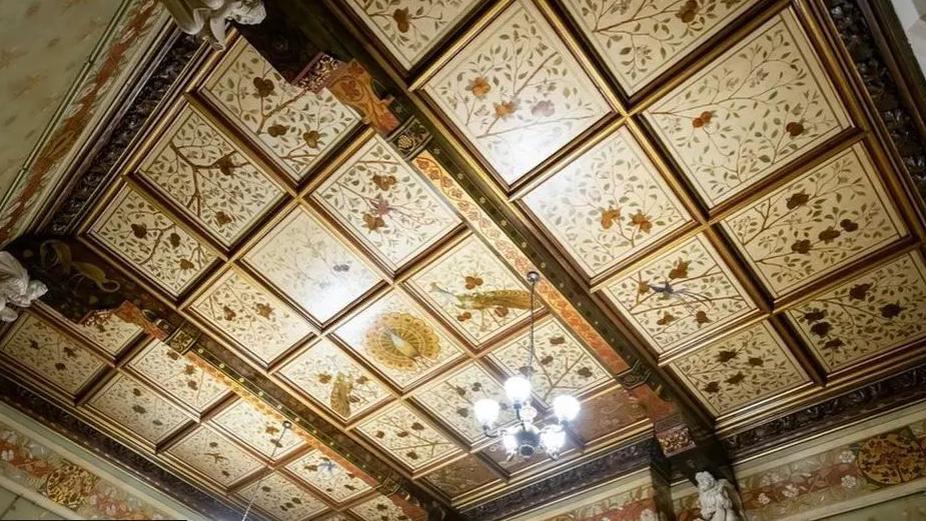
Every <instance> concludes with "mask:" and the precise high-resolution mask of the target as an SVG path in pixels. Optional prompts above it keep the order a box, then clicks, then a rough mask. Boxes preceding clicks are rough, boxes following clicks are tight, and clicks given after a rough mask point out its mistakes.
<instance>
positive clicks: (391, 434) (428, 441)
mask: <svg viewBox="0 0 926 521" xmlns="http://www.w3.org/2000/svg"><path fill="white" fill-rule="evenodd" d="M357 430H359V431H360V432H362V433H363V435H364V436H366V437H367V438H369V439H370V441H372V442H373V443H375V444H376V445H377V446H379V448H381V449H382V450H384V451H385V452H386V453H387V454H389V455H390V456H392V457H393V458H395V459H397V460H398V461H400V462H402V464H404V465H405V466H407V467H408V468H410V469H412V470H417V469H420V468H422V467H424V466H426V465H428V464H430V463H434V462H435V461H438V460H441V459H443V458H445V457H447V456H450V455H451V454H454V453H455V452H457V451H458V450H459V449H458V448H457V446H456V444H454V443H453V442H452V441H450V439H448V438H447V437H446V436H444V435H443V434H442V433H440V432H439V431H437V430H436V429H435V428H434V427H432V426H431V425H430V424H429V423H428V422H427V421H425V420H424V419H423V418H422V417H421V416H419V415H418V413H416V412H415V411H414V410H412V409H411V408H410V407H409V406H408V405H405V404H403V403H399V404H396V405H394V406H392V407H389V408H388V409H386V410H385V411H383V412H381V413H380V414H377V415H376V416H374V417H372V418H370V419H369V420H366V421H364V422H363V423H362V424H360V426H358V427H357Z"/></svg>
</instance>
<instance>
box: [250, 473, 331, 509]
mask: <svg viewBox="0 0 926 521" xmlns="http://www.w3.org/2000/svg"><path fill="white" fill-rule="evenodd" d="M238 495H240V496H241V497H243V498H245V499H247V500H249V501H250V500H253V501H254V506H256V507H258V508H260V509H261V510H264V511H265V512H267V513H269V514H271V515H273V517H274V518H275V519H280V520H282V521H300V520H303V519H306V518H307V517H309V516H311V515H314V514H317V513H319V512H321V511H323V510H325V508H327V505H325V503H324V502H323V501H322V500H320V499H318V498H317V497H315V496H313V495H312V494H311V493H310V492H308V491H306V490H304V489H302V488H301V487H299V486H298V485H296V484H295V483H293V482H292V481H290V480H289V479H288V478H286V477H285V476H283V475H282V474H280V473H277V472H275V473H273V474H270V475H269V476H266V477H264V478H263V479H261V480H260V481H257V482H254V483H252V484H250V485H248V486H246V487H244V488H243V489H241V491H240V492H238Z"/></svg>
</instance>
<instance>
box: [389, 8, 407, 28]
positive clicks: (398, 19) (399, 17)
mask: <svg viewBox="0 0 926 521" xmlns="http://www.w3.org/2000/svg"><path fill="white" fill-rule="evenodd" d="M392 19H393V20H395V25H396V27H397V28H398V29H399V32H400V33H407V32H408V30H409V29H410V28H411V20H410V19H409V18H408V8H407V7H406V8H404V9H396V10H395V11H393V12H392Z"/></svg>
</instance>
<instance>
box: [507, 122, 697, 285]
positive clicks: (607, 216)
mask: <svg viewBox="0 0 926 521" xmlns="http://www.w3.org/2000/svg"><path fill="white" fill-rule="evenodd" d="M524 202H525V204H526V205H527V207H528V208H530V210H531V211H532V212H533V213H534V215H536V216H537V217H538V219H539V220H540V222H541V223H542V224H543V225H544V226H545V227H546V228H547V229H548V230H550V234H551V235H552V236H553V238H554V239H555V240H556V242H557V243H558V245H560V246H561V247H563V248H564V249H565V250H566V251H567V252H568V253H569V255H570V256H571V258H572V260H573V261H574V262H576V263H577V264H578V265H579V266H581V267H582V270H583V272H584V273H585V275H586V276H588V277H594V276H595V275H599V274H601V273H602V272H603V271H605V270H607V269H608V268H611V267H613V266H615V265H616V264H618V263H619V262H620V261H623V260H625V259H627V258H628V257H630V256H632V255H634V254H636V253H639V252H640V251H642V250H645V249H646V248H647V247H648V246H651V245H652V244H653V243H655V242H657V241H659V240H660V239H662V238H665V237H666V236H667V235H669V234H670V233H672V232H673V231H674V230H677V229H678V228H679V227H681V226H683V225H684V224H685V223H687V222H690V221H691V216H690V215H689V213H688V211H687V210H686V209H685V207H684V206H682V204H681V202H679V200H678V198H677V197H676V196H675V194H674V193H673V191H672V190H671V189H670V188H669V186H668V184H667V183H666V181H665V179H664V178H663V177H662V175H661V174H660V173H659V171H658V170H657V169H656V167H655V166H654V165H653V163H652V161H651V160H650V159H649V158H648V157H647V156H646V154H645V153H644V152H643V150H642V149H641V148H640V146H639V144H638V143H637V141H636V139H635V138H634V137H633V135H632V134H631V133H630V130H629V129H628V128H627V127H626V126H622V127H621V128H619V129H618V130H617V131H615V132H614V133H612V134H610V135H609V136H607V137H606V138H604V139H603V140H602V141H601V142H599V143H598V144H596V145H595V146H593V147H592V148H590V149H589V150H587V151H585V152H583V153H582V154H581V155H579V156H578V157H577V158H575V159H574V160H572V161H570V162H569V163H568V164H567V165H566V166H565V167H564V168H563V169H562V170H560V171H559V172H557V173H556V174H555V175H553V177H551V178H549V179H547V180H546V181H544V182H543V183H542V184H541V185H540V186H538V187H537V188H536V189H534V190H532V191H531V192H529V193H528V194H527V195H526V196H525V197H524Z"/></svg>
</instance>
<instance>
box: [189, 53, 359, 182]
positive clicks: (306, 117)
mask: <svg viewBox="0 0 926 521" xmlns="http://www.w3.org/2000/svg"><path fill="white" fill-rule="evenodd" d="M201 92H202V93H203V95H204V97H205V98H206V99H207V100H209V101H210V102H211V103H212V104H213V105H214V106H215V107H216V108H217V109H218V110H219V112H220V113H221V114H222V115H223V116H224V117H226V118H227V119H228V120H229V122H230V123H231V125H233V126H234V127H235V128H236V129H238V130H240V131H241V132H243V133H244V134H245V135H247V136H248V137H249V138H251V140H252V141H253V142H255V143H256V145H257V146H258V147H259V148H260V149H261V150H262V151H263V152H264V153H265V154H267V155H268V156H269V157H270V159H271V160H272V161H273V162H274V163H275V164H276V165H278V166H279V167H280V168H281V169H282V170H283V171H284V172H285V174H286V175H288V176H289V177H290V178H291V179H293V180H294V181H300V180H302V179H303V178H305V176H306V175H307V174H308V173H309V172H310V171H311V170H312V169H313V168H314V167H315V166H317V165H318V164H319V162H320V161H321V160H322V159H323V158H324V157H325V156H326V154H328V153H329V152H331V151H332V150H333V149H334V148H335V147H336V146H337V145H338V143H340V142H341V141H343V140H344V138H345V137H346V136H348V135H349V134H350V132H351V130H352V129H353V128H355V127H356V126H357V124H358V123H359V121H360V118H359V117H358V116H357V114H356V113H354V111H352V110H351V109H349V108H347V107H346V106H344V105H342V104H341V103H340V102H339V101H337V100H336V99H335V98H334V96H332V95H331V93H330V92H328V90H327V89H323V90H322V91H321V92H319V93H317V94H316V93H313V92H311V91H309V90H308V89H306V88H298V87H294V86H292V85H290V84H289V83H287V82H286V81H285V80H284V79H283V78H282V77H281V76H280V75H279V73H277V72H276V71H275V70H274V69H273V67H271V66H270V64H269V63H267V62H266V60H264V59H263V58H262V57H261V56H260V54H258V53H257V51H255V50H254V48H253V47H251V46H250V45H248V44H247V43H246V42H245V41H244V40H238V42H237V43H236V44H235V45H234V46H232V48H231V49H230V50H229V51H228V53H227V54H226V55H225V57H224V58H223V60H222V62H221V64H220V65H219V66H218V68H217V70H216V71H215V72H214V73H213V74H212V75H211V77H210V78H209V80H207V81H206V84H205V86H204V87H203V89H202V91H201Z"/></svg>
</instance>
